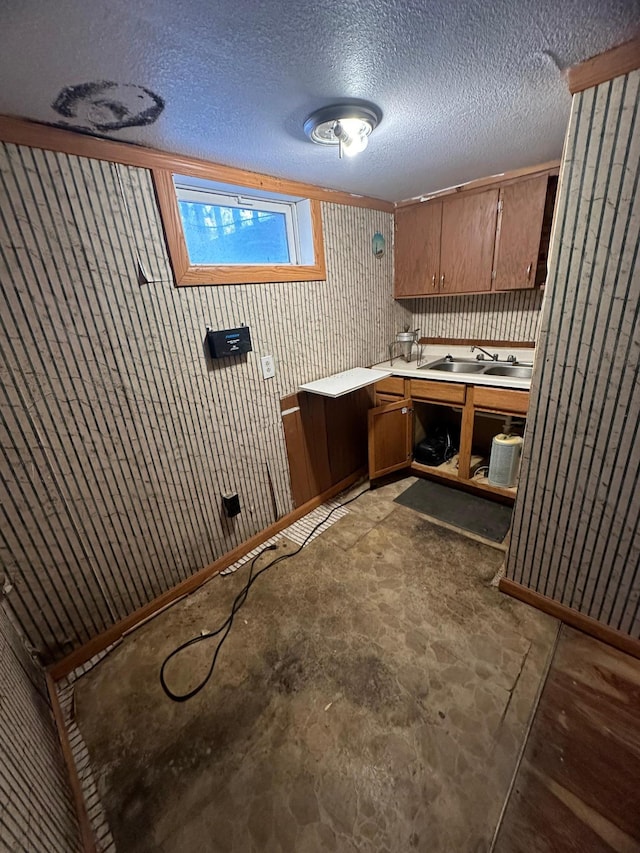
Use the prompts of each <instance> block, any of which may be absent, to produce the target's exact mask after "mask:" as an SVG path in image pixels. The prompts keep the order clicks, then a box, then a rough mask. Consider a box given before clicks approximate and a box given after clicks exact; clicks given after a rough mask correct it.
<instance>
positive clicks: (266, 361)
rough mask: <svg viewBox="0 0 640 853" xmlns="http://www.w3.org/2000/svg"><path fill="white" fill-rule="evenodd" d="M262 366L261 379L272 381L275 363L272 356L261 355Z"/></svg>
mask: <svg viewBox="0 0 640 853" xmlns="http://www.w3.org/2000/svg"><path fill="white" fill-rule="evenodd" d="M260 364H261V365H262V378H263V379H273V377H274V376H275V375H276V363H275V360H274V358H273V356H272V355H263V356H262V358H261V359H260Z"/></svg>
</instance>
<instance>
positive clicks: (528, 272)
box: [527, 264, 533, 278]
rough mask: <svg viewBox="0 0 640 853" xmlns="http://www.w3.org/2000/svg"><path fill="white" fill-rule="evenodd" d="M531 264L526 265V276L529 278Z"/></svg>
mask: <svg viewBox="0 0 640 853" xmlns="http://www.w3.org/2000/svg"><path fill="white" fill-rule="evenodd" d="M532 266H533V264H529V266H528V267H527V278H529V277H530V276H531V267H532Z"/></svg>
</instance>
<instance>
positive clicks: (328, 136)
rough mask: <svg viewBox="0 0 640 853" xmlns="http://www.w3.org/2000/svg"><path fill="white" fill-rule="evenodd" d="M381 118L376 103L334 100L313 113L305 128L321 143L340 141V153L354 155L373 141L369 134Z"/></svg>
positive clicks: (332, 143)
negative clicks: (341, 102)
mask: <svg viewBox="0 0 640 853" xmlns="http://www.w3.org/2000/svg"><path fill="white" fill-rule="evenodd" d="M379 121H380V111H379V110H378V108H377V107H375V106H374V105H373V104H368V105H367V106H363V105H361V104H333V105H332V106H330V107H322V108H321V109H319V110H316V111H315V112H313V113H311V115H310V116H309V117H308V118H307V120H306V121H305V123H304V132H305V133H306V134H307V136H308V137H309V139H310V140H311V141H312V142H317V143H318V145H337V146H338V153H339V154H340V157H343V156H345V155H346V156H347V157H353V156H354V155H355V154H359V153H360V152H361V151H364V149H365V148H366V147H367V145H368V144H369V134H370V133H371V131H372V130H374V129H375V128H376V127H377V125H378V123H379Z"/></svg>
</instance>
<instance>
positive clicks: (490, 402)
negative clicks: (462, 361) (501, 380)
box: [473, 385, 529, 415]
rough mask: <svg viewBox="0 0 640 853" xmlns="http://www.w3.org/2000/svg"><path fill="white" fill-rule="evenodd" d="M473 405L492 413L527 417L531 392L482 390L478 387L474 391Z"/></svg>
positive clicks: (495, 389) (505, 389)
mask: <svg viewBox="0 0 640 853" xmlns="http://www.w3.org/2000/svg"><path fill="white" fill-rule="evenodd" d="M473 405H474V408H476V409H487V410H488V411H491V412H506V413H507V414H514V415H526V414H527V409H528V408H529V392H528V391H511V390H509V389H508V388H504V389H503V388H482V387H480V386H479V385H476V386H475V388H474V389H473Z"/></svg>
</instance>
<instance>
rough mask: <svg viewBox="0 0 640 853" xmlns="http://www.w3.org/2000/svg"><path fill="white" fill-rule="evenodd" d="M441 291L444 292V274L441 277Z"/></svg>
mask: <svg viewBox="0 0 640 853" xmlns="http://www.w3.org/2000/svg"><path fill="white" fill-rule="evenodd" d="M440 289H441V290H444V273H442V275H441V276H440Z"/></svg>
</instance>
